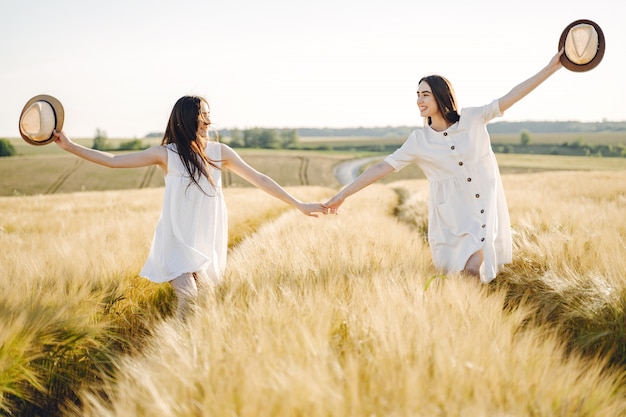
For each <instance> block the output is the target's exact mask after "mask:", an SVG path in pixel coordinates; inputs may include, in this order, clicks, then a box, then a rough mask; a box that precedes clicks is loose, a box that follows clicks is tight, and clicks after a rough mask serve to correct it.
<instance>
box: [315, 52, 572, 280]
mask: <svg viewBox="0 0 626 417" xmlns="http://www.w3.org/2000/svg"><path fill="white" fill-rule="evenodd" d="M562 53H563V50H561V51H559V52H558V53H557V54H556V55H555V56H554V57H553V58H552V59H551V60H550V62H549V63H548V65H546V66H545V67H544V68H543V69H541V70H540V71H539V72H538V73H537V74H535V75H534V76H532V77H530V78H529V79H527V80H526V81H524V82H522V83H520V84H518V85H517V86H516V87H514V88H513V89H512V90H511V91H509V92H508V93H507V94H505V95H504V96H502V97H500V98H499V99H496V100H493V101H492V102H491V103H489V104H487V105H485V106H482V107H468V108H465V109H463V110H462V111H459V110H458V109H457V102H456V97H455V94H454V89H453V88H452V85H451V84H450V82H449V81H448V80H447V79H445V78H444V77H442V76H440V75H429V76H427V77H424V78H422V79H421V80H420V81H419V83H418V88H417V106H418V108H419V111H420V115H421V116H422V117H423V118H424V127H423V128H420V129H416V130H415V131H413V133H411V135H410V136H409V138H408V139H407V140H406V142H405V143H404V144H403V145H402V147H400V148H399V149H398V150H396V151H395V152H394V153H393V154H391V155H389V156H388V157H387V158H386V159H385V160H384V161H381V162H379V163H377V164H375V165H373V166H371V167H370V168H368V169H367V170H365V171H364V172H363V173H362V174H361V175H360V176H359V177H358V178H356V179H355V180H354V181H353V182H352V183H351V184H349V185H347V186H346V187H345V188H344V189H342V190H341V191H340V192H339V193H338V194H337V195H335V197H333V198H332V199H330V200H329V201H328V202H327V203H326V204H325V206H326V207H328V208H329V209H330V212H331V213H336V212H337V209H338V208H339V206H340V205H341V204H342V203H343V202H344V200H345V199H346V198H348V197H349V196H351V195H352V194H354V193H356V192H358V191H359V190H361V189H363V188H365V187H366V186H368V185H369V184H372V183H373V182H375V181H378V180H379V179H381V178H383V177H384V176H385V175H387V174H389V173H391V172H393V171H398V170H400V169H402V168H403V167H405V166H406V165H408V164H410V163H416V164H417V165H418V166H419V167H420V168H421V169H422V171H423V172H424V174H425V175H426V178H427V179H428V182H429V205H428V242H429V245H430V249H431V253H432V257H433V263H434V264H435V266H436V267H437V268H439V269H441V270H443V271H445V272H461V271H462V272H465V273H466V274H468V275H471V276H477V277H480V279H481V281H482V282H490V281H491V280H493V279H494V278H495V277H496V275H497V273H498V271H499V269H500V266H502V265H504V264H507V263H510V262H511V258H512V253H511V226H510V219H509V212H508V208H507V204H506V199H505V196H504V190H503V188H502V181H501V178H500V171H499V169H498V164H497V161H496V157H495V155H494V153H493V150H492V149H491V141H490V138H489V133H488V132H487V128H486V125H487V123H489V121H491V120H492V119H493V118H495V117H499V116H502V114H503V113H504V112H505V111H506V110H507V109H509V108H510V107H511V106H512V105H513V104H515V103H517V102H518V101H519V100H521V99H522V98H523V97H525V96H526V95H527V94H528V93H530V92H531V91H532V90H534V89H535V88H536V87H538V86H539V85H540V84H541V83H542V82H544V81H545V80H546V79H548V77H550V76H551V75H552V74H554V73H555V72H556V71H557V70H559V69H560V68H561V67H562V65H561V62H560V57H561V54H562Z"/></svg>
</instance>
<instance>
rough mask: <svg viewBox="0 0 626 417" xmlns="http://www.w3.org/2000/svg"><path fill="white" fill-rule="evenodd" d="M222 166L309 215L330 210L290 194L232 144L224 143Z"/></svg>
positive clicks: (315, 215) (314, 215)
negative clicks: (239, 152) (235, 149)
mask: <svg viewBox="0 0 626 417" xmlns="http://www.w3.org/2000/svg"><path fill="white" fill-rule="evenodd" d="M222 166H223V167H224V168H227V169H229V170H230V171H232V172H234V173H235V174H237V175H238V176H240V177H241V178H243V179H244V180H246V181H248V182H249V183H250V184H252V185H254V186H255V187H257V188H259V189H261V190H263V191H265V192H266V193H268V194H270V195H272V196H274V197H276V198H278V199H279V200H282V201H284V202H285V203H287V204H290V205H292V206H294V207H295V208H297V209H298V210H300V211H301V212H302V213H304V214H306V215H307V216H312V217H317V214H315V213H324V214H326V213H327V212H328V209H326V208H325V207H324V206H322V205H321V204H319V203H303V202H301V201H300V200H298V199H297V198H295V197H293V196H292V195H291V194H289V193H288V192H287V191H286V190H285V189H284V188H283V187H281V186H280V185H278V183H277V182H276V181H274V180H273V179H271V178H270V177H268V176H267V175H265V174H262V173H260V172H259V171H257V170H256V169H254V168H252V167H251V166H250V165H248V164H247V163H246V162H245V161H244V160H243V159H241V157H240V156H239V154H238V153H237V152H235V151H234V150H233V149H232V148H231V147H230V146H228V145H224V144H222Z"/></svg>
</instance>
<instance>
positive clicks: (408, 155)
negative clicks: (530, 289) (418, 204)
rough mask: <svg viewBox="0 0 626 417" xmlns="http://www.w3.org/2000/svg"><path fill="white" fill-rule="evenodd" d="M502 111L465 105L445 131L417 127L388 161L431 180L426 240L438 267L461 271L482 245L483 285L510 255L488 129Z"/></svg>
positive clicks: (490, 106)
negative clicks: (414, 167)
mask: <svg viewBox="0 0 626 417" xmlns="http://www.w3.org/2000/svg"><path fill="white" fill-rule="evenodd" d="M501 115H502V113H501V111H500V106H499V104H498V100H494V101H493V102H491V103H490V104H488V105H486V106H483V107H469V108H465V109H463V110H462V111H461V112H460V116H461V118H460V120H459V121H458V122H457V123H455V124H454V125H452V126H450V127H449V128H448V129H447V130H445V131H443V132H437V131H435V130H433V129H432V128H430V127H429V126H425V127H424V128H421V129H416V130H415V131H413V132H412V133H411V135H410V136H409V138H408V139H407V140H406V142H405V143H404V144H403V145H402V147H400V148H399V149H398V150H396V151H395V152H394V153H393V154H391V155H389V156H388V157H387V158H386V159H385V161H386V162H387V163H389V164H390V165H391V166H392V167H393V169H394V170H395V171H398V170H400V169H402V168H403V167H405V166H406V165H408V164H410V163H416V164H417V165H419V167H420V168H421V169H422V171H423V172H424V174H425V175H426V178H428V182H429V203H428V213H429V215H428V242H429V245H430V248H431V252H432V257H433V263H434V264H435V266H436V267H437V268H441V269H443V270H444V271H447V272H452V271H462V270H463V269H464V267H465V263H466V262H467V260H468V258H469V257H470V256H471V255H472V254H473V253H474V252H476V251H478V250H479V249H483V253H484V257H485V262H484V264H483V267H482V268H481V277H480V279H481V281H482V282H485V283H487V282H490V281H491V280H493V279H494V278H495V277H496V275H497V273H498V272H499V269H500V267H501V266H502V265H504V264H507V263H510V262H511V258H512V254H511V221H510V218H509V211H508V207H507V204H506V198H505V195H504V190H503V187H502V179H501V177H500V171H499V169H498V164H497V161H496V157H495V154H494V153H493V150H492V149H491V140H490V139H489V134H488V132H487V127H486V125H487V123H488V122H489V121H490V120H492V119H493V118H495V117H499V116H501Z"/></svg>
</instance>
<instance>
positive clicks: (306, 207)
mask: <svg viewBox="0 0 626 417" xmlns="http://www.w3.org/2000/svg"><path fill="white" fill-rule="evenodd" d="M297 207H298V210H300V211H301V212H302V213H304V214H306V215H307V216H311V217H319V215H318V214H317V213H322V214H324V215H326V214H328V209H327V208H326V207H324V205H323V204H321V203H300V204H298V206H297Z"/></svg>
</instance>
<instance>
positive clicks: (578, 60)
mask: <svg viewBox="0 0 626 417" xmlns="http://www.w3.org/2000/svg"><path fill="white" fill-rule="evenodd" d="M563 47H565V52H564V53H563V55H561V63H562V64H563V66H564V67H565V68H567V69H568V70H570V71H575V72H583V71H589V70H590V69H593V68H595V67H596V66H597V65H598V64H599V63H600V61H602V57H603V56H604V47H605V44H604V34H603V33H602V29H600V26H598V25H597V24H596V23H595V22H592V21H591V20H586V19H582V20H577V21H575V22H572V23H570V24H569V25H568V26H567V27H566V28H565V30H563V33H562V34H561V39H560V40H559V50H561V48H563Z"/></svg>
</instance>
